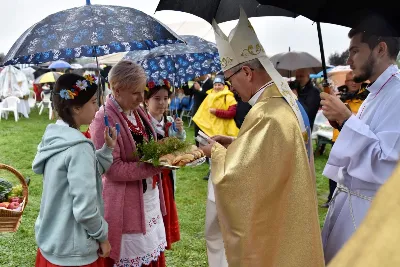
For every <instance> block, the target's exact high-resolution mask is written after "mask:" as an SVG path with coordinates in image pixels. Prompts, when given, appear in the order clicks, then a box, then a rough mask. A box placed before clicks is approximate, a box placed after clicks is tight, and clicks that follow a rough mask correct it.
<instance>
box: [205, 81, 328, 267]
mask: <svg viewBox="0 0 400 267" xmlns="http://www.w3.org/2000/svg"><path fill="white" fill-rule="evenodd" d="M211 172H212V173H211V177H212V179H213V183H214V186H215V198H216V204H217V210H218V218H219V220H220V224H221V228H222V233H223V237H224V243H225V249H226V254H227V258H228V263H229V266H230V267H239V266H240V267H251V266H259V267H264V266H269V267H272V266H276V267H317V266H318V267H321V266H324V263H323V253H322V243H321V233H320V226H319V223H318V210H317V205H318V204H317V198H316V188H315V180H314V179H313V178H312V175H311V172H310V168H309V163H308V158H307V153H306V149H305V146H304V141H303V136H302V133H301V131H300V128H299V126H298V122H297V120H296V117H295V115H294V114H293V111H292V110H291V108H290V106H289V105H288V104H287V102H286V101H285V100H284V99H283V97H282V96H281V94H280V93H279V91H278V89H277V87H276V86H275V85H273V86H270V87H268V88H266V89H265V91H264V93H263V94H262V95H261V97H260V98H259V99H258V101H257V103H256V104H255V105H254V106H253V108H252V109H251V110H250V112H249V113H248V114H247V116H246V119H245V121H244V123H243V125H242V127H241V129H240V131H239V136H238V137H237V139H236V140H235V141H234V142H233V143H232V144H231V145H230V146H229V147H228V149H226V148H225V147H223V146H222V145H220V144H218V143H215V144H214V146H213V148H212V171H211Z"/></svg>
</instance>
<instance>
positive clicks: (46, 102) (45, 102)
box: [38, 92, 53, 120]
mask: <svg viewBox="0 0 400 267" xmlns="http://www.w3.org/2000/svg"><path fill="white" fill-rule="evenodd" d="M50 95H51V93H49V94H45V93H43V92H42V93H41V94H40V96H41V97H42V102H40V103H39V105H38V107H39V108H40V109H39V115H42V112H43V109H44V106H45V105H46V106H47V107H48V108H49V120H51V118H52V115H53V108H52V107H51V100H50Z"/></svg>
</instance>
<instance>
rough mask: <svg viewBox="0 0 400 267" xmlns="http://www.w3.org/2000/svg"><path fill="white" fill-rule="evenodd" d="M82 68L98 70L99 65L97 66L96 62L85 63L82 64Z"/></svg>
mask: <svg viewBox="0 0 400 267" xmlns="http://www.w3.org/2000/svg"><path fill="white" fill-rule="evenodd" d="M82 68H83V69H90V70H98V69H100V66H97V64H96V63H87V64H84V65H83V67H82Z"/></svg>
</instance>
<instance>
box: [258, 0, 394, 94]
mask: <svg viewBox="0 0 400 267" xmlns="http://www.w3.org/2000/svg"><path fill="white" fill-rule="evenodd" d="M257 2H259V3H260V4H262V5H272V6H275V7H280V8H283V9H286V10H289V11H292V12H294V13H296V14H299V15H302V16H305V17H307V18H309V19H311V20H313V21H316V22H317V23H316V24H317V31H318V39H319V46H320V50H321V60H322V66H323V68H324V69H325V68H326V64H325V55H324V45H323V42H322V33H321V25H320V22H326V23H332V24H337V25H342V26H347V27H351V28H358V29H361V30H364V31H368V32H369V33H372V34H379V35H380V36H395V37H399V36H400V23H398V10H399V8H400V2H389V1H387V2H380V3H379V4H380V5H379V6H377V5H376V3H375V2H370V3H366V2H364V1H360V0H356V1H351V2H349V1H345V0H337V1H321V0H308V1H307V2H306V3H305V2H304V1H302V2H300V1H294V0H285V1H283V0H257ZM343 7H346V8H343ZM324 79H325V81H327V73H326V71H325V72H324ZM326 85H327V84H325V87H326Z"/></svg>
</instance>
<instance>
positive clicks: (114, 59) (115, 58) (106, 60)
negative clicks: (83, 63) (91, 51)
mask: <svg viewBox="0 0 400 267" xmlns="http://www.w3.org/2000/svg"><path fill="white" fill-rule="evenodd" d="M126 53H127V52H122V53H115V54H110V55H105V56H101V57H98V60H99V64H106V65H111V66H113V65H115V64H117V63H118V62H119V61H120V60H121V59H122V58H123V57H124V56H125V55H126Z"/></svg>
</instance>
